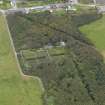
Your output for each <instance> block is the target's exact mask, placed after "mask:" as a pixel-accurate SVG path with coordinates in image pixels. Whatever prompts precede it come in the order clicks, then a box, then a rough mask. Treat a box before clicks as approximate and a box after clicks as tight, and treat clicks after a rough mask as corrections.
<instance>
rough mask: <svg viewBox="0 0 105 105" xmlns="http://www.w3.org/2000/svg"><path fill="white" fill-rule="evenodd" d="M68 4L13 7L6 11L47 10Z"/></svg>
mask: <svg viewBox="0 0 105 105" xmlns="http://www.w3.org/2000/svg"><path fill="white" fill-rule="evenodd" d="M68 5H70V3H58V4H49V5H44V6H34V7H27V8H11V9H7V10H4V11H5V13H7V14H11V13H15V12H23V13H28V12H30V11H32V10H38V11H45V10H50V9H59V8H64V7H65V6H68Z"/></svg>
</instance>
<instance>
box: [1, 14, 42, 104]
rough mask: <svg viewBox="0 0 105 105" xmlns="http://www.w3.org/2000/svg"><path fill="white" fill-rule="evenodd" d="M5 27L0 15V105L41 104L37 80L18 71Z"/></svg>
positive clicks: (40, 91)
mask: <svg viewBox="0 0 105 105" xmlns="http://www.w3.org/2000/svg"><path fill="white" fill-rule="evenodd" d="M6 27H7V26H6V23H5V18H4V17H3V16H0V105H42V100H41V95H42V89H41V87H40V85H39V82H38V80H33V79H32V78H24V77H22V76H21V75H20V73H19V68H18V67H17V64H16V59H15V57H14V53H13V50H12V47H11V44H10V40H9V35H8V31H7V28H6Z"/></svg>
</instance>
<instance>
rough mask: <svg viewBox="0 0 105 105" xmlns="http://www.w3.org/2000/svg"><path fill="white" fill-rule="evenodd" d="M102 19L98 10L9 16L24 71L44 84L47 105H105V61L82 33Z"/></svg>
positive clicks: (44, 97) (45, 103) (44, 99)
mask: <svg viewBox="0 0 105 105" xmlns="http://www.w3.org/2000/svg"><path fill="white" fill-rule="evenodd" d="M100 18H101V15H99V14H97V12H96V10H93V11H92V10H90V11H89V10H88V11H87V10H84V11H83V12H81V13H75V12H74V13H71V12H68V13H66V12H63V13H62V14H57V13H49V12H48V11H45V12H40V13H30V14H28V15H27V14H22V13H17V14H13V15H8V16H7V19H8V24H9V28H10V31H11V34H12V38H13V41H14V45H15V48H16V52H17V54H18V59H19V62H20V65H21V68H22V71H23V72H24V74H27V75H32V76H38V77H40V78H41V80H42V82H43V84H44V87H45V93H44V95H43V97H42V98H43V105H51V104H53V105H65V104H66V105H70V104H71V105H104V103H105V94H104V92H105V87H104V84H105V65H104V61H103V57H102V56H101V55H100V53H99V52H97V51H96V50H95V49H94V45H93V43H92V42H91V41H90V40H88V38H87V37H85V36H84V35H83V34H82V33H81V32H80V31H79V29H78V27H80V26H82V25H84V24H87V23H91V22H93V21H95V20H97V19H100ZM61 42H63V45H64V46H61V45H60V43H61ZM64 43H65V44H64ZM57 46H59V47H57Z"/></svg>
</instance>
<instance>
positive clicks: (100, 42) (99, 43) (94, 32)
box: [80, 15, 105, 51]
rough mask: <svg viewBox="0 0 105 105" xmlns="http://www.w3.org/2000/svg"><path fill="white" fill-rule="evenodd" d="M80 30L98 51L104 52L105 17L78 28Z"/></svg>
mask: <svg viewBox="0 0 105 105" xmlns="http://www.w3.org/2000/svg"><path fill="white" fill-rule="evenodd" d="M80 30H81V32H82V33H84V35H86V36H87V37H88V38H89V39H90V40H91V41H92V42H93V43H94V44H95V46H96V47H97V48H98V49H99V50H100V51H103V50H105V15H104V16H103V17H102V18H101V19H100V20H97V21H95V22H92V23H91V24H87V25H84V26H82V27H80Z"/></svg>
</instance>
